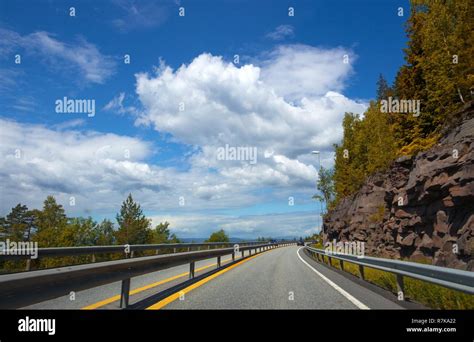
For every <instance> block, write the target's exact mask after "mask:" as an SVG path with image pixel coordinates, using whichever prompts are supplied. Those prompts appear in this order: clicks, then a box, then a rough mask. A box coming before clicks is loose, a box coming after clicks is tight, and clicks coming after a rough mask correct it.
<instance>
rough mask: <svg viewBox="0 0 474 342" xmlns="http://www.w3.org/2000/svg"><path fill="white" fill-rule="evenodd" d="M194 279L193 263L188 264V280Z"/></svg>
mask: <svg viewBox="0 0 474 342" xmlns="http://www.w3.org/2000/svg"><path fill="white" fill-rule="evenodd" d="M192 278H194V261H192V262H191V263H190V264H189V279H192Z"/></svg>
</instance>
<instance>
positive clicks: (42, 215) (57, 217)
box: [34, 196, 69, 247]
mask: <svg viewBox="0 0 474 342" xmlns="http://www.w3.org/2000/svg"><path fill="white" fill-rule="evenodd" d="M36 215H37V220H36V226H37V233H36V234H35V236H34V239H35V241H37V242H38V245H39V247H58V246H61V245H62V244H63V243H64V241H61V237H62V235H63V234H64V232H63V231H64V229H66V226H67V217H66V214H65V212H64V208H63V206H62V205H60V204H57V203H56V199H55V198H54V197H53V196H48V197H47V198H46V200H45V201H44V203H43V210H41V211H37V212H36ZM68 245H69V244H68Z"/></svg>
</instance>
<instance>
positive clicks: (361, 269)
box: [359, 265, 365, 280]
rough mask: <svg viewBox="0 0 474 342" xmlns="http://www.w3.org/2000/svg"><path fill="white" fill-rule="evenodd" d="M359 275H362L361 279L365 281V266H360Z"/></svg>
mask: <svg viewBox="0 0 474 342" xmlns="http://www.w3.org/2000/svg"><path fill="white" fill-rule="evenodd" d="M359 275H360V279H362V280H365V274H364V266H362V265H359Z"/></svg>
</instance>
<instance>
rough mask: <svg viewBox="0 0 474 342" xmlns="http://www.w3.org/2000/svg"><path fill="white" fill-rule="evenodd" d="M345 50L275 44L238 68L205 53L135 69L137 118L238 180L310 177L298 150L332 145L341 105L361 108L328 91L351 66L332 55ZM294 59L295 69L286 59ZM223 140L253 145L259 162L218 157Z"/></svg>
mask: <svg viewBox="0 0 474 342" xmlns="http://www.w3.org/2000/svg"><path fill="white" fill-rule="evenodd" d="M342 54H343V50H342V49H336V50H329V51H327V50H321V49H316V48H312V47H307V46H300V45H298V46H285V47H279V48H277V49H276V50H275V51H273V52H272V53H270V54H268V55H267V57H268V58H269V59H267V60H263V61H261V66H256V65H252V64H247V65H244V66H242V67H240V68H238V67H236V66H235V65H234V64H232V63H228V62H225V61H224V60H223V58H222V57H219V56H213V55H211V54H209V53H204V54H201V55H199V56H197V57H196V58H195V59H194V60H192V61H191V63H189V64H188V65H185V64H183V65H182V66H181V67H180V68H178V69H177V70H173V69H171V68H170V67H169V66H166V65H165V64H161V65H160V67H159V68H156V70H155V73H154V74H151V75H150V74H148V73H140V74H137V75H136V79H137V83H136V84H137V85H136V92H137V94H138V97H139V100H140V101H141V103H142V105H143V111H141V112H140V114H138V118H137V120H136V123H137V124H139V125H151V126H153V127H154V128H155V129H156V130H157V131H159V132H166V133H170V134H171V135H172V136H173V137H174V138H175V139H176V140H178V141H179V142H182V143H185V144H189V145H196V146H199V147H200V148H201V153H200V154H197V155H196V156H195V157H194V158H193V163H194V164H195V165H200V166H202V167H203V166H207V167H212V168H217V169H218V170H221V173H222V174H224V175H227V176H228V175H232V174H233V175H239V176H240V181H241V182H248V181H249V180H250V179H253V178H254V177H257V179H255V181H256V182H258V181H259V180H260V181H264V182H265V181H268V182H270V183H272V184H275V182H280V184H281V185H283V184H295V183H299V184H302V182H301V180H304V182H306V184H309V181H310V179H311V177H314V176H315V173H314V172H315V170H314V169H311V167H310V166H309V165H304V164H303V163H302V162H301V161H300V160H299V159H298V158H300V156H302V155H305V154H308V153H309V151H311V150H314V149H315V148H317V149H319V150H322V151H323V152H327V153H329V151H332V146H333V144H334V143H337V142H339V141H340V139H341V137H342V128H341V121H342V118H343V116H344V113H345V112H347V111H351V112H357V113H362V112H363V111H364V110H365V108H366V104H364V103H359V102H357V101H354V100H351V99H349V98H347V97H345V96H344V95H342V94H341V93H338V92H336V91H332V89H339V90H340V89H342V88H343V84H342V83H343V80H345V79H346V77H347V75H348V74H350V73H351V68H350V67H348V66H346V65H345V64H343V63H342V62H340V61H339V60H335V59H331V58H330V57H331V56H332V57H335V56H339V55H341V56H342ZM291 61H294V62H295V61H296V65H297V66H298V67H299V68H300V69H298V70H297V69H296V67H290V65H291ZM331 63H332V64H334V65H332V64H331ZM287 68H290V69H289V70H287ZM313 70H316V71H318V70H319V71H320V73H317V72H313ZM327 70H329V72H328V71H327ZM285 75H287V76H288V80H287V81H286V82H285V87H284V88H283V78H284V76H285ZM311 85H313V86H311ZM314 89H316V90H314ZM288 94H291V95H292V96H291V97H296V95H298V97H297V99H298V101H297V102H296V103H294V102H292V101H290V100H287V99H286V98H285V96H287V95H288ZM226 144H228V145H230V146H250V147H256V148H257V151H258V163H257V165H256V166H254V167H250V166H248V165H247V166H245V163H241V162H232V161H228V160H226V161H218V160H217V158H216V151H217V149H218V148H219V147H222V146H225V145H226ZM265 151H267V153H266V154H265ZM268 151H272V152H273V153H272V154H271V156H269V154H268ZM243 165H244V166H243ZM257 170H258V171H257ZM297 171H298V172H297ZM244 176H245V177H244ZM258 176H259V177H258ZM313 180H314V178H313Z"/></svg>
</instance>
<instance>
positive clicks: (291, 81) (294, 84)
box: [261, 45, 356, 101]
mask: <svg viewBox="0 0 474 342" xmlns="http://www.w3.org/2000/svg"><path fill="white" fill-rule="evenodd" d="M344 55H349V56H351V61H352V62H354V61H355V60H356V56H355V55H354V53H353V52H352V51H350V50H347V49H344V48H332V49H322V48H318V47H313V46H308V45H282V46H279V47H277V48H276V49H274V50H272V51H271V52H269V53H267V54H266V55H264V60H263V61H262V62H261V67H262V68H261V80H262V81H263V82H265V84H267V85H268V86H270V87H271V88H273V89H274V90H275V92H276V93H277V94H278V95H280V96H283V97H284V98H285V99H288V100H290V101H298V100H300V99H302V98H303V97H320V96H323V95H325V94H326V93H327V92H328V91H331V92H338V93H340V92H341V91H343V90H344V87H345V85H346V81H347V80H348V78H349V77H350V76H351V75H352V73H353V70H352V65H351V64H350V63H347V64H346V63H344Z"/></svg>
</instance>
